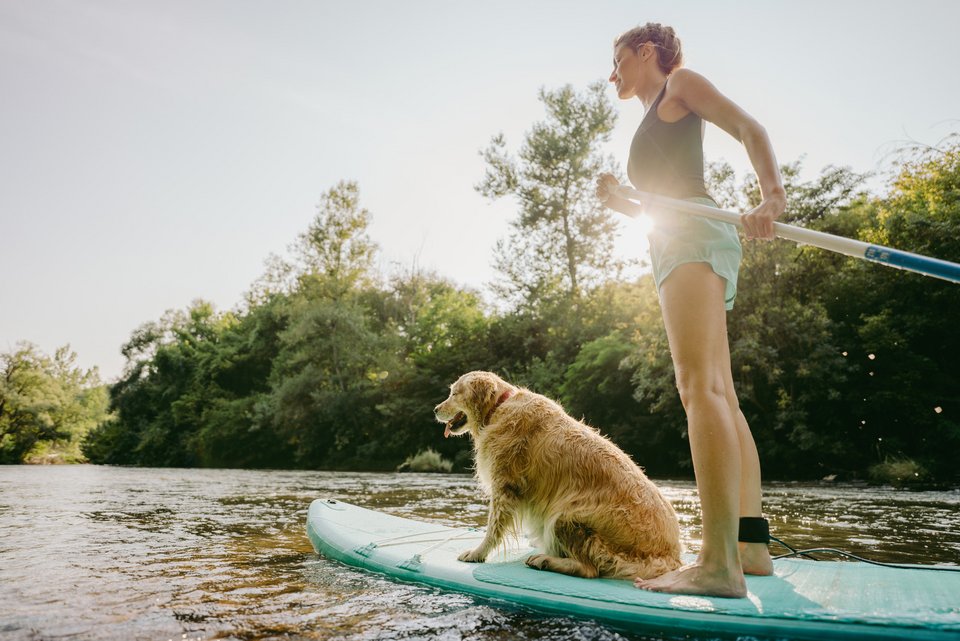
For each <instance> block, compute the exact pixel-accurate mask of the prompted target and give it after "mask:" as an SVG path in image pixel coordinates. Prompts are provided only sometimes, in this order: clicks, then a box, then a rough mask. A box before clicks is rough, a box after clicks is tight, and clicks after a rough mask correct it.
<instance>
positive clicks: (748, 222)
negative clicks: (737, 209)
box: [740, 194, 787, 240]
mask: <svg viewBox="0 0 960 641" xmlns="http://www.w3.org/2000/svg"><path fill="white" fill-rule="evenodd" d="M786 208H787V199H786V198H785V197H784V196H783V195H780V194H778V195H773V196H768V197H767V198H764V199H763V200H762V201H761V202H760V204H759V205H758V206H757V207H755V208H753V209H751V210H750V211H748V212H747V213H745V214H743V215H742V216H741V217H740V221H741V222H742V223H743V233H744V235H745V236H746V237H747V238H751V239H754V238H759V239H761V240H773V221H775V220H776V219H777V218H779V217H780V214H782V213H783V210H784V209H786Z"/></svg>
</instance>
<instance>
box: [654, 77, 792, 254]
mask: <svg viewBox="0 0 960 641" xmlns="http://www.w3.org/2000/svg"><path fill="white" fill-rule="evenodd" d="M668 99H673V100H676V101H678V102H679V103H680V104H682V105H683V106H684V107H685V108H686V109H688V110H689V111H692V112H694V113H696V114H697V115H698V116H700V117H701V118H703V119H704V120H708V121H710V122H712V123H714V124H715V125H717V126H718V127H720V128H721V129H723V130H724V131H726V132H727V133H728V134H730V135H731V136H733V137H734V138H735V139H736V140H737V141H739V142H741V143H743V146H744V147H745V148H746V150H747V155H748V156H749V157H750V163H751V164H752V165H753V169H754V171H756V172H757V180H758V181H759V183H760V195H761V197H762V198H763V200H762V202H761V203H760V205H759V206H757V207H756V208H755V209H752V210H751V211H749V212H747V213H746V214H744V215H743V228H744V232H745V233H746V235H747V237H748V238H766V239H770V238H773V221H774V220H776V219H777V218H778V217H779V216H780V214H782V213H783V210H784V209H785V207H786V193H785V192H784V189H783V181H782V180H781V178H780V169H779V167H778V166H777V158H776V156H775V155H774V153H773V145H772V144H771V142H770V138H769V136H767V131H766V129H764V128H763V126H762V125H761V124H760V123H759V122H757V121H756V120H755V119H754V118H753V117H752V116H750V114H748V113H747V112H745V111H744V110H743V109H741V108H740V107H739V106H738V105H737V104H736V103H734V102H733V101H732V100H730V99H729V98H727V97H726V96H724V95H723V94H722V93H720V92H719V91H718V90H717V88H716V87H714V86H713V85H712V84H711V83H710V81H709V80H707V79H706V78H704V77H703V76H701V75H700V74H698V73H696V72H694V71H690V70H689V69H678V70H677V71H675V72H673V74H671V76H670V86H669V87H668V89H667V93H666V96H665V97H664V102H666V101H667V100H668Z"/></svg>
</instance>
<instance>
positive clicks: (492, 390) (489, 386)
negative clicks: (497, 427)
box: [469, 376, 497, 427]
mask: <svg viewBox="0 0 960 641" xmlns="http://www.w3.org/2000/svg"><path fill="white" fill-rule="evenodd" d="M469 393H470V403H471V404H472V405H473V408H474V416H476V417H477V422H478V423H479V424H480V426H481V427H486V422H485V421H486V417H487V414H488V413H489V412H490V408H491V407H493V404H494V402H495V401H496V398H497V386H496V383H494V381H493V380H492V379H491V378H490V377H489V376H478V377H476V378H475V379H474V380H472V381H470V392H469Z"/></svg>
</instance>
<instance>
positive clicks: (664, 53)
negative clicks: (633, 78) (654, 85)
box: [613, 22, 683, 75]
mask: <svg viewBox="0 0 960 641" xmlns="http://www.w3.org/2000/svg"><path fill="white" fill-rule="evenodd" d="M648 42H649V43H651V44H652V45H653V47H654V49H656V52H657V64H658V65H659V66H660V70H661V71H662V72H663V73H665V74H667V75H669V74H670V73H671V72H672V71H673V70H674V69H676V68H677V67H680V66H681V65H683V50H682V49H681V47H680V38H678V37H677V34H676V32H675V31H674V30H673V27H665V26H663V25H662V24H660V23H659V22H648V23H647V24H645V25H643V26H642V27H634V28H633V29H631V30H630V31H626V32H624V33H622V34H620V36H619V37H618V38H617V39H616V40H614V41H613V48H614V50H616V49H617V47H619V46H620V45H627V46H629V47H630V48H631V49H633V50H634V51H637V50H638V49H640V46H641V45H643V44H646V43H648Z"/></svg>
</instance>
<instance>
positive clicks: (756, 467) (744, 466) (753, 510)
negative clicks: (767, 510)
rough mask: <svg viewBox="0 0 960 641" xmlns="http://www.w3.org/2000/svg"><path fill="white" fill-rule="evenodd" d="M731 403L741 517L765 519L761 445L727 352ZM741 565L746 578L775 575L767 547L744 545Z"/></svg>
mask: <svg viewBox="0 0 960 641" xmlns="http://www.w3.org/2000/svg"><path fill="white" fill-rule="evenodd" d="M723 368H724V373H725V385H726V389H727V403H728V404H729V405H730V409H731V411H732V412H733V415H734V421H735V422H736V425H737V438H738V440H739V441H740V516H762V514H763V512H762V499H761V493H760V456H759V455H758V454H757V445H756V443H755V442H754V440H753V434H752V433H751V432H750V426H749V425H747V419H746V418H745V417H744V415H743V412H741V411H740V402H739V401H738V400H737V394H736V392H735V391H734V387H733V368H732V367H731V366H730V350H729V349H727V350H726V363H725V364H724V366H723ZM739 547H740V565H741V567H742V568H743V572H744V573H745V574H762V575H765V574H773V561H772V560H771V558H770V549H769V546H768V545H767V544H766V543H740V544H739Z"/></svg>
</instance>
